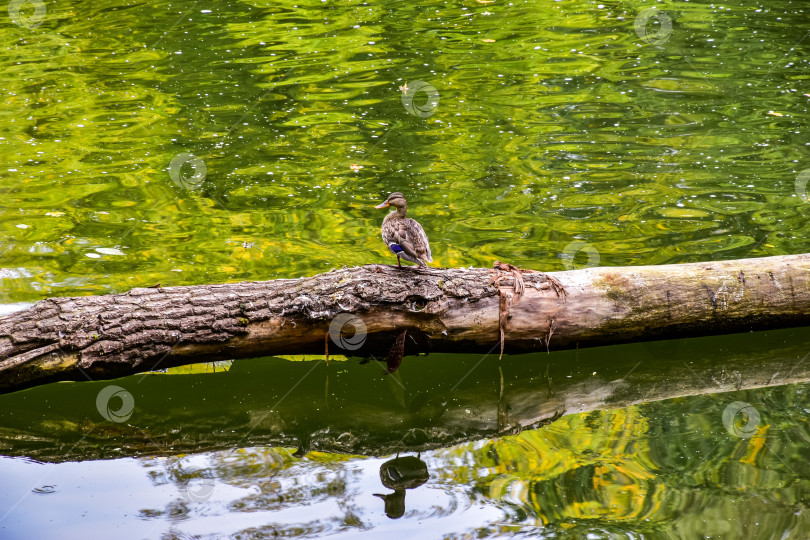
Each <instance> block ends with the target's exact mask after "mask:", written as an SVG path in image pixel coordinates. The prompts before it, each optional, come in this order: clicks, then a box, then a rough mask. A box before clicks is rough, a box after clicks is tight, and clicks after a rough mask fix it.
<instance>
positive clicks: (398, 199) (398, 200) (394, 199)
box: [374, 191, 408, 210]
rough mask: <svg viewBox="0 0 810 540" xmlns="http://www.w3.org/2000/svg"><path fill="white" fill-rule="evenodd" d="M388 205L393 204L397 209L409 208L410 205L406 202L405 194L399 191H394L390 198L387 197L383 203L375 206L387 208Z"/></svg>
mask: <svg viewBox="0 0 810 540" xmlns="http://www.w3.org/2000/svg"><path fill="white" fill-rule="evenodd" d="M388 206H393V207H394V208H396V209H397V210H402V209H403V208H407V207H408V205H407V203H406V202H405V195H403V194H402V193H400V192H399V191H395V192H394V193H392V194H391V195H389V196H388V198H387V199H385V201H384V202H383V203H382V204H378V205H377V206H375V207H374V208H387V207H388Z"/></svg>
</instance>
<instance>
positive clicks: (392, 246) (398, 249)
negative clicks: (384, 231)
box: [388, 242, 405, 253]
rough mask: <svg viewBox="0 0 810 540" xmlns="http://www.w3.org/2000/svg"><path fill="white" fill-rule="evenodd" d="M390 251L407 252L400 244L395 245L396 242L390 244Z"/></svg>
mask: <svg viewBox="0 0 810 540" xmlns="http://www.w3.org/2000/svg"><path fill="white" fill-rule="evenodd" d="M388 249H390V250H391V251H393V252H394V253H402V252H403V251H405V250H404V249H402V246H400V245H399V244H395V243H394V242H391V243H390V244H388Z"/></svg>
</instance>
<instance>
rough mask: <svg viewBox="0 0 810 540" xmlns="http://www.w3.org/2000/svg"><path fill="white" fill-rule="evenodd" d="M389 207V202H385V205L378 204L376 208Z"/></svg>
mask: <svg viewBox="0 0 810 540" xmlns="http://www.w3.org/2000/svg"><path fill="white" fill-rule="evenodd" d="M387 206H390V205H389V204H388V201H385V202H384V203H381V204H378V205H377V206H375V207H374V208H385V207H387Z"/></svg>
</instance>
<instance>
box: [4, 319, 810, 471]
mask: <svg viewBox="0 0 810 540" xmlns="http://www.w3.org/2000/svg"><path fill="white" fill-rule="evenodd" d="M808 351H810V335H808V332H807V330H806V329H793V330H781V331H774V332H768V333H757V334H738V335H732V336H725V337H720V338H718V337H714V338H705V339H692V340H683V341H669V342H654V343H648V344H633V345H623V346H614V347H604V348H598V349H588V350H582V351H564V352H557V353H551V354H545V353H539V354H531V355H523V356H513V357H504V359H503V360H501V361H500V362H499V361H498V356H497V354H492V355H487V356H484V357H480V356H472V355H437V354H434V355H431V356H430V357H413V358H407V359H406V361H405V362H403V365H402V367H401V368H400V370H399V371H398V372H397V373H394V374H390V375H386V374H385V365H384V364H382V363H377V362H371V363H369V364H366V365H360V364H359V363H358V362H357V361H356V360H348V361H346V362H336V361H333V362H330V364H329V366H327V365H326V364H325V363H324V362H323V361H289V360H283V359H278V358H265V359H258V360H246V361H238V362H235V363H234V364H233V365H232V367H231V369H230V370H229V371H225V372H219V373H208V374H194V375H164V374H154V375H135V376H131V377H127V378H124V379H118V380H116V381H103V382H84V383H57V384H52V385H48V386H44V387H39V388H33V389H30V390H26V391H22V392H17V393H14V394H8V395H3V396H0V452H2V453H3V454H6V455H12V456H29V457H32V458H35V459H38V460H41V461H57V462H59V461H66V460H80V459H108V458H115V457H121V456H137V455H176V454H181V453H191V452H200V451H207V450H216V449H226V448H241V447H249V446H276V447H292V448H297V449H298V453H297V455H304V454H306V453H307V452H309V451H313V450H317V451H327V452H338V453H347V454H364V455H389V454H393V453H396V452H406V451H407V452H419V451H425V450H429V449H435V448H440V447H448V446H452V445H455V444H458V443H460V442H464V441H470V440H479V439H483V438H489V437H496V436H499V435H504V434H514V433H518V432H520V431H522V430H524V429H527V428H534V427H537V426H540V425H543V424H545V423H549V422H552V421H553V420H554V419H556V418H558V417H560V416H562V415H564V414H571V413H578V412H583V411H590V410H596V409H616V408H622V407H625V406H627V405H630V404H634V403H640V402H648V401H657V400H663V399H669V398H674V397H679V396H688V395H696V394H707V393H718V392H727V391H732V390H739V389H744V388H757V387H763V386H776V385H783V384H789V383H794V382H802V381H807V380H810V366H809V365H808V362H807V356H808ZM110 385H115V386H117V387H120V390H115V391H114V392H112V391H110V390H109V389H108V388H109V387H110ZM127 394H129V396H131V400H130V399H129V397H127ZM99 396H109V397H108V398H107V399H108V402H107V409H101V408H99V404H98V400H99ZM128 403H131V404H133V405H132V409H131V410H126V411H125V410H123V409H124V408H126V405H127V404H128ZM105 411H106V412H105ZM124 413H126V414H124Z"/></svg>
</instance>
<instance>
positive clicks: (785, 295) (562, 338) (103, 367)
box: [0, 255, 810, 392]
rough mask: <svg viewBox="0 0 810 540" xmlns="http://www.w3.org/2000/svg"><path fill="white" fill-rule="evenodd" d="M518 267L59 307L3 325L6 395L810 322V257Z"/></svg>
mask: <svg viewBox="0 0 810 540" xmlns="http://www.w3.org/2000/svg"><path fill="white" fill-rule="evenodd" d="M499 264H500V263H499ZM504 267H511V265H501V266H500V267H496V268H497V269H496V270H491V269H483V268H470V269H437V268H423V269H414V268H407V269H398V268H396V267H390V266H376V265H375V266H365V267H357V268H344V269H342V270H333V271H330V272H328V273H325V274H320V275H317V276H313V277H309V278H299V279H282V280H274V281H265V282H245V283H232V284H219V285H200V286H190V287H166V288H144V289H133V290H131V291H129V292H127V293H123V294H114V295H105V296H88V297H76V298H51V299H48V300H43V301H41V302H39V303H37V304H36V305H34V306H32V307H31V308H29V309H27V310H25V311H21V312H17V313H13V314H11V315H8V316H6V317H3V318H1V319H0V391H5V392H7V391H11V390H15V389H20V388H24V387H28V386H34V385H37V384H42V383H45V382H50V381H54V380H84V379H86V378H91V379H106V378H112V377H119V376H122V375H125V374H130V373H137V372H143V371H150V370H154V369H160V368H165V367H170V366H176V365H182V364H189V363H195V362H204V361H211V360H221V359H231V358H245V357H253V356H264V355H272V354H324V353H325V352H326V351H325V346H324V335H325V334H326V335H327V336H328V339H330V340H332V341H333V343H332V344H331V345H334V348H332V351H331V352H332V353H333V354H334V353H335V352H337V353H340V354H347V355H353V356H364V357H371V356H374V357H379V358H384V357H385V356H386V353H387V351H388V350H390V349H391V346H392V344H393V343H394V340H395V339H396V337H397V336H398V335H400V334H401V333H402V332H403V331H404V330H407V336H408V339H407V340H405V344H404V354H405V355H406V356H407V355H413V354H417V353H425V352H428V351H446V352H477V353H486V352H488V351H491V350H493V349H494V348H495V347H497V346H498V344H499V340H500V338H501V333H502V336H503V339H502V346H503V351H504V352H506V353H508V354H515V353H523V352H531V351H545V350H560V349H569V348H576V347H590V346H597V345H606V344H612V343H623V342H630V341H645V340H654V339H667V338H676V337H690V336H699V335H710V334H723V333H735V332H746V331H751V330H763V329H768V328H780V327H790V326H805V325H809V324H810V278H809V277H808V276H810V273H808V270H810V255H790V256H782V257H767V258H761V259H742V260H735V261H723V262H708V263H693V264H681V265H663V266H639V267H623V268H610V267H604V268H588V269H583V270H573V271H568V272H554V273H548V274H546V273H543V272H536V271H528V270H522V271H518V272H517V273H516V272H514V271H513V269H514V267H511V268H509V269H508V270H509V273H508V274H503V273H501V270H502V269H505V268H504ZM521 282H522V283H521ZM521 288H522V294H519V293H518V290H521ZM507 292H508V294H510V295H511V296H512V298H511V302H510V301H509V300H510V299H509V298H508V297H507V298H504V294H506V293H507ZM504 303H505V304H506V308H507V311H506V313H504V309H503V308H502V306H503V305H504ZM344 313H345V314H351V315H352V316H356V317H359V320H360V321H362V323H363V324H364V325H365V330H364V332H365V334H364V335H362V336H359V337H360V338H362V339H359V340H358V342H355V341H352V338H351V337H348V338H347V337H346V336H344V335H343V334H341V333H337V334H338V335H331V333H329V328H330V322H332V320H333V319H335V317H336V316H337V315H339V314H344ZM412 337H413V339H412Z"/></svg>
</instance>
